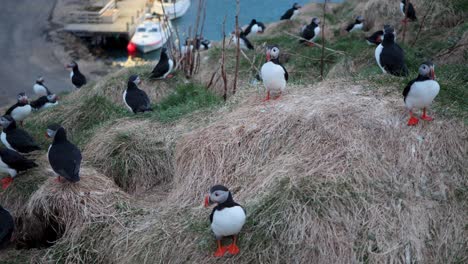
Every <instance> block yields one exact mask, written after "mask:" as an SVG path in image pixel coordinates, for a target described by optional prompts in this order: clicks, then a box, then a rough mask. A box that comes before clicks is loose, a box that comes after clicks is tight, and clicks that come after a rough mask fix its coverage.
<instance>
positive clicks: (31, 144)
mask: <svg viewBox="0 0 468 264" xmlns="http://www.w3.org/2000/svg"><path fill="white" fill-rule="evenodd" d="M0 125H1V126H2V127H3V131H2V134H1V135H0V138H1V140H2V143H3V145H5V147H7V148H9V149H11V150H14V151H17V152H21V153H29V152H33V151H35V150H40V149H41V148H40V147H39V145H38V144H37V143H36V141H34V138H33V137H31V135H29V134H28V132H26V131H24V130H22V129H20V128H17V127H16V121H15V120H14V119H13V118H12V117H11V116H9V115H4V116H2V117H0Z"/></svg>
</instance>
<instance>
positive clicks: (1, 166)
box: [0, 158, 18, 177]
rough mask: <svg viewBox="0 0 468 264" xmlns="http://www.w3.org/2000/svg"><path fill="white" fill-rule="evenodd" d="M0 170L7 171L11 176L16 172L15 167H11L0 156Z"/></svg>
mask: <svg viewBox="0 0 468 264" xmlns="http://www.w3.org/2000/svg"><path fill="white" fill-rule="evenodd" d="M0 172H3V173H8V174H9V175H10V176H11V177H15V176H16V174H18V172H17V171H16V170H15V169H11V168H10V166H8V165H7V164H6V163H5V162H3V160H2V159H1V158H0Z"/></svg>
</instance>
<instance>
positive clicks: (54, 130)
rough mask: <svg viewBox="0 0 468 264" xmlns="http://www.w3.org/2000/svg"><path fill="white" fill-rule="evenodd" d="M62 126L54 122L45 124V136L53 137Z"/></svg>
mask: <svg viewBox="0 0 468 264" xmlns="http://www.w3.org/2000/svg"><path fill="white" fill-rule="evenodd" d="M60 128H62V126H61V125H59V124H57V123H54V124H50V125H48V126H47V131H46V135H45V136H46V138H55V135H56V134H57V131H58V130H59V129H60Z"/></svg>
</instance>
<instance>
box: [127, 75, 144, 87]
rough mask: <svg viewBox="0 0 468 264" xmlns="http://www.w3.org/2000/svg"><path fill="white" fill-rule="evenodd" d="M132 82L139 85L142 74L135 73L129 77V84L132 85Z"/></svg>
mask: <svg viewBox="0 0 468 264" xmlns="http://www.w3.org/2000/svg"><path fill="white" fill-rule="evenodd" d="M131 83H134V84H136V85H139V84H140V83H141V80H140V76H138V75H136V74H134V75H131V76H130V77H129V78H128V84H129V85H130V84H131Z"/></svg>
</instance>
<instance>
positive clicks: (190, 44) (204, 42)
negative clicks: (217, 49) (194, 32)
mask: <svg viewBox="0 0 468 264" xmlns="http://www.w3.org/2000/svg"><path fill="white" fill-rule="evenodd" d="M209 48H211V41H210V40H208V39H204V38H202V37H198V36H197V37H196V38H195V39H194V40H190V39H189V38H186V39H185V44H184V45H182V47H181V49H180V52H181V53H182V54H187V53H188V52H191V51H193V49H195V50H208V49H209Z"/></svg>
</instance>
